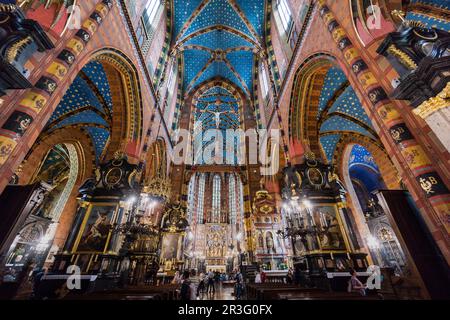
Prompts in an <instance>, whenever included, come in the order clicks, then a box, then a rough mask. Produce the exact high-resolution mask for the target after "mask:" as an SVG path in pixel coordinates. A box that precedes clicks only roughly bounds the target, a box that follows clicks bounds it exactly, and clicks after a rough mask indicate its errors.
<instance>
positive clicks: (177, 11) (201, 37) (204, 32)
mask: <svg viewBox="0 0 450 320" xmlns="http://www.w3.org/2000/svg"><path fill="white" fill-rule="evenodd" d="M173 6H174V31H175V32H174V35H173V36H174V41H175V47H176V48H177V49H178V50H179V51H180V52H182V55H183V60H184V66H183V67H184V79H183V89H184V92H185V93H188V92H190V91H191V90H192V89H193V88H195V87H196V86H198V85H199V84H201V83H204V82H207V81H208V80H210V79H212V78H215V77H223V78H225V79H227V80H229V81H230V82H232V83H233V84H234V85H236V86H237V87H239V88H241V89H242V90H243V91H244V92H245V93H246V94H248V95H249V96H251V94H252V89H253V83H252V82H253V64H254V55H255V52H258V51H259V50H260V48H261V37H262V32H263V24H264V10H265V1H264V0H234V1H233V0H174V1H173Z"/></svg>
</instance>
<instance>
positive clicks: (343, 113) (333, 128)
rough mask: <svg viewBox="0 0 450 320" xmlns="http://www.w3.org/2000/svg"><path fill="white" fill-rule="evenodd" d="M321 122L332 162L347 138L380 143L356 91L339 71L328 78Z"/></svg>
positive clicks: (323, 140)
mask: <svg viewBox="0 0 450 320" xmlns="http://www.w3.org/2000/svg"><path fill="white" fill-rule="evenodd" d="M317 120H318V121H319V124H320V128H319V139H320V143H321V145H322V148H323V150H324V152H325V155H326V157H327V159H328V161H331V160H332V159H333V156H334V154H335V150H336V146H337V144H338V142H339V140H340V139H341V138H342V135H343V134H351V133H356V134H360V135H363V136H366V137H368V138H370V139H372V140H377V139H378V137H377V135H376V133H375V131H374V129H373V127H372V124H371V122H370V119H369V117H368V116H367V114H366V113H365V111H364V109H363V107H362V105H361V103H360V101H359V99H358V97H357V96H356V93H355V91H354V90H353V88H352V87H351V86H350V85H349V82H348V80H347V78H346V76H345V74H344V73H343V72H342V70H341V69H340V68H338V67H331V68H330V69H329V70H328V72H327V74H326V75H325V79H324V84H323V86H322V90H321V94H320V97H319V110H318V112H317Z"/></svg>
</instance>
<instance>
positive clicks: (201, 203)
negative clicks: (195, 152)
mask: <svg viewBox="0 0 450 320" xmlns="http://www.w3.org/2000/svg"><path fill="white" fill-rule="evenodd" d="M204 201H205V174H204V173H202V174H201V175H200V179H199V183H198V202H197V223H199V224H202V223H203V208H204V203H205V202H204Z"/></svg>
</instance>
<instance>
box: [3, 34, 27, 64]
mask: <svg viewBox="0 0 450 320" xmlns="http://www.w3.org/2000/svg"><path fill="white" fill-rule="evenodd" d="M32 41H33V39H32V38H31V36H27V37H25V38H23V39H22V40H19V41H17V42H15V43H14V44H13V45H12V46H11V47H9V48H8V49H7V50H6V61H8V62H9V63H13V62H14V60H16V57H17V56H18V55H19V54H20V53H21V52H22V50H23V49H24V48H25V47H26V46H27V45H29V44H30V43H31V42H32Z"/></svg>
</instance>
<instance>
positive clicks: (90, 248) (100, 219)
mask: <svg viewBox="0 0 450 320" xmlns="http://www.w3.org/2000/svg"><path fill="white" fill-rule="evenodd" d="M115 211H116V206H107V205H92V207H91V210H90V212H89V217H88V219H87V222H86V223H85V226H84V230H83V231H82V235H81V237H80V242H79V244H78V248H77V251H78V252H103V251H104V250H105V248H106V245H107V241H108V237H109V234H110V232H111V222H112V219H113V216H114V213H115Z"/></svg>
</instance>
